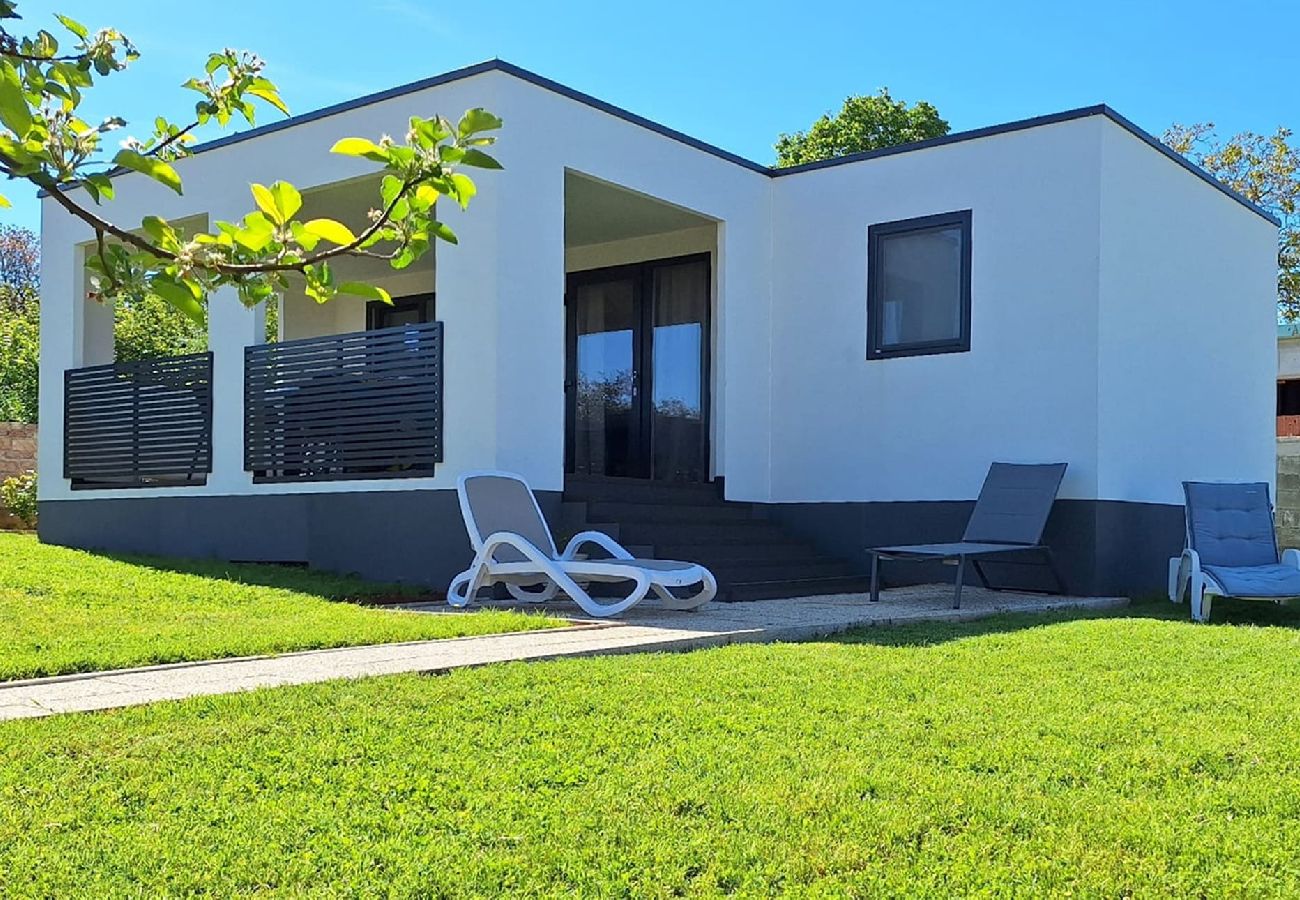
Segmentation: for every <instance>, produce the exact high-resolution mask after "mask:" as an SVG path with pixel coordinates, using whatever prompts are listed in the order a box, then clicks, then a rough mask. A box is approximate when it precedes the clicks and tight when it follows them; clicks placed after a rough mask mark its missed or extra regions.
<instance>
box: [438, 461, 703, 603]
mask: <svg viewBox="0 0 1300 900" xmlns="http://www.w3.org/2000/svg"><path fill="white" fill-rule="evenodd" d="M456 493H457V494H458V495H459V497H460V512H461V515H462V516H463V517H464V519H465V528H466V530H467V531H468V532H469V540H470V544H471V545H472V547H473V549H474V561H473V562H472V563H471V564H470V567H469V568H468V569H466V570H465V571H464V572H461V573H460V574H459V575H457V576H456V577H455V578H454V579H452V582H451V585H450V586H449V587H448V588H447V602H448V603H450V604H451V605H452V606H456V607H463V606H465V605H467V604H468V603H469V602H470V601H471V600H473V599H474V597H475V596H476V595H477V594H478V592H479V590H480V589H481V588H484V587H487V586H488V585H491V584H496V583H502V584H505V586H506V589H507V590H509V592H510V595H511V596H512V597H514V598H515V599H516V600H521V601H525V602H530V603H541V602H543V601H546V600H550V599H551V598H552V597H554V596H555V595H556V594H557V593H563V594H565V595H566V596H568V597H569V598H570V599H572V600H573V601H574V602H575V603H577V604H578V605H579V606H581V607H582V609H583V611H584V612H586V613H587V615H590V616H616V615H618V614H619V613H621V612H624V611H626V610H628V609H630V608H632V607H633V606H635V605H636V604H638V603H640V602H641V601H642V600H643V599H645V596H646V595H647V594H648V593H650V592H651V591H654V593H655V596H657V597H658V598H659V600H660V602H661V603H662V604H663V606H664V607H665V608H667V609H696V608H698V607H700V606H703V605H704V604H705V603H708V602H709V601H710V600H712V599H713V597H714V595H715V594H717V592H718V583H717V580H716V579H715V578H714V577H713V573H712V572H710V571H709V570H708V569H706V568H704V566H701V565H699V564H697V563H689V562H676V561H674V560H667V559H634V558H633V557H632V554H631V553H629V552H628V551H627V550H625V549H623V547H622V546H620V545H619V544H618V542H616V541H615V540H614V539H613V538H611V537H610V536H609V535H606V534H602V533H600V532H599V531H584V532H582V533H581V534H577V535H574V537H573V539H572V540H570V541H569V543H568V546H566V547H565V548H564V552H563V553H558V552H556V549H555V540H554V538H552V537H551V529H550V528H549V527H548V526H547V524H546V518H545V517H544V516H543V515H542V509H541V507H540V506H538V505H537V498H536V497H535V496H533V492H532V489H531V488H530V487H529V486H528V483H527V482H526V481H524V479H523V478H521V477H520V476H518V475H514V474H512V473H510V472H469V473H467V474H465V475H462V476H461V477H460V479H459V480H458V481H457V483H456ZM588 545H595V546H597V547H600V548H601V549H603V550H604V551H605V552H606V553H608V554H609V555H610V558H607V559H578V558H576V557H577V554H578V552H579V551H580V550H581V549H582V548H583V547H585V546H588ZM620 581H626V582H631V585H632V589H631V592H630V593H628V594H627V595H626V596H624V597H623V598H621V599H614V600H607V599H605V598H596V597H592V596H591V594H590V593H588V591H587V586H588V585H589V584H591V583H592V582H620ZM694 585H699V586H700V588H699V590H698V591H696V592H695V593H692V594H690V595H688V596H686V597H678V596H676V595H675V594H673V592H672V589H674V588H677V589H681V588H689V587H692V586H694Z"/></svg>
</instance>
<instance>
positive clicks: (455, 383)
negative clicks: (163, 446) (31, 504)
mask: <svg viewBox="0 0 1300 900" xmlns="http://www.w3.org/2000/svg"><path fill="white" fill-rule="evenodd" d="M507 77H508V76H505V75H502V74H500V73H496V72H488V73H484V74H480V75H476V76H473V77H470V78H466V79H463V80H461V81H455V82H451V83H448V84H444V85H440V86H438V87H435V88H431V89H428V90H424V91H419V92H417V93H413V94H408V95H405V96H400V97H395V98H393V99H390V100H384V101H381V102H378V103H373V104H369V105H366V106H361V107H357V108H355V109H352V110H349V111H347V112H344V113H340V114H337V115H332V116H328V117H326V118H322V119H318V120H315V121H310V122H304V123H301V124H299V125H296V126H294V127H293V128H287V129H284V130H281V131H276V132H272V133H269V134H265V135H262V136H259V137H256V138H252V139H250V140H246V141H240V142H237V143H234V144H231V145H228V146H225V147H216V148H213V149H211V150H207V151H204V152H202V153H199V154H197V155H195V156H193V157H190V158H188V159H185V160H181V161H180V162H179V163H178V164H177V171H178V172H179V173H180V174H181V177H182V178H183V179H184V183H185V194H184V196H177V195H176V194H175V193H173V192H172V191H171V190H169V189H168V188H166V187H164V186H162V185H160V184H157V183H155V182H153V181H151V180H149V179H147V178H145V177H143V176H140V175H134V174H130V175H125V176H121V177H119V178H117V179H115V186H116V194H117V196H116V199H115V200H113V202H112V203H111V204H108V205H107V206H106V207H105V213H106V214H107V215H109V216H110V217H112V218H113V219H114V221H117V222H121V223H126V224H127V225H134V224H135V223H138V222H139V221H140V219H141V217H142V216H144V215H146V214H155V215H161V216H163V217H164V218H167V219H169V220H176V219H180V218H184V217H187V216H191V215H196V214H203V213H210V214H211V215H210V217H211V218H212V219H214V220H215V219H228V220H234V219H238V218H239V217H241V216H242V215H243V214H245V213H247V212H249V211H250V210H252V209H253V208H255V207H254V205H253V199H252V196H251V195H250V194H249V192H248V185H249V184H250V183H252V182H261V183H263V184H270V183H271V182H273V181H276V180H278V179H281V178H285V179H288V180H290V181H292V182H293V183H294V184H295V185H296V186H297V187H298V188H299V189H302V190H305V189H308V188H311V187H316V186H322V185H327V184H332V183H334V182H339V181H344V180H346V179H350V178H355V177H357V176H360V175H365V174H368V173H373V171H374V170H375V166H374V164H373V163H370V162H367V161H365V160H360V159H355V158H352V157H346V156H339V155H336V154H332V153H330V152H329V148H330V147H331V146H332V145H333V144H334V142H335V141H337V140H338V139H339V138H342V137H348V136H354V135H355V136H361V135H364V136H369V137H373V136H376V135H380V134H394V135H402V134H405V132H406V129H407V127H408V126H407V119H408V118H409V117H410V116H411V115H413V114H415V115H422V116H429V115H434V114H437V113H443V114H445V115H448V116H449V117H455V116H459V115H460V113H461V112H463V111H464V110H465V109H468V108H469V107H472V106H484V107H487V108H489V109H496V108H497V103H496V90H497V87H498V86H499V84H500V82H501V81H502V80H503V79H506V78H507ZM493 182H494V173H491V172H484V173H482V176H481V177H480V178H479V183H480V186H481V189H482V192H483V193H482V194H481V195H480V196H479V197H478V198H477V200H476V201H475V203H474V204H473V206H472V213H471V214H468V215H458V214H455V213H453V214H451V215H448V216H447V218H448V220H449V222H450V224H451V225H452V226H453V228H455V229H456V230H457V232H458V234H459V235H460V237H461V240H462V245H461V246H460V247H450V248H449V247H439V248H438V253H439V257H438V259H439V268H440V271H439V272H438V273H437V277H438V289H439V295H440V296H439V300H440V302H439V308H438V314H439V318H441V319H442V320H443V321H444V322H445V323H446V329H447V335H448V341H447V347H446V350H445V357H444V363H445V366H446V372H447V390H446V397H445V416H446V419H445V422H446V427H447V430H448V434H449V435H452V436H453V437H450V438H449V439H448V440H447V442H446V464H445V465H443V466H440V467H439V470H438V474H437V475H436V477H434V478H418V479H395V480H385V479H377V480H364V481H362V480H358V481H338V482H326V483H316V484H281V485H254V484H253V483H252V479H251V476H248V475H247V474H246V473H245V474H241V473H240V472H224V471H218V468H219V467H221V466H223V465H229V464H231V462H232V460H231V458H230V457H229V456H228V455H224V456H219V455H214V471H213V473H212V475H211V476H210V477H209V479H208V483H207V484H206V485H202V486H193V487H165V488H137V489H133V490H131V491H129V492H124V491H121V490H78V491H76V492H73V491H72V490H71V489H70V487H69V485H68V482H67V480H66V479H64V478H63V477H62V474H63V471H62V470H63V461H62V446H61V444H62V433H63V405H62V404H63V400H62V395H63V370H64V369H67V368H75V367H78V366H81V365H87V364H89V362H90V361H83V359H82V350H81V348H82V346H83V339H82V334H83V331H84V327H85V326H84V324H83V322H84V320H85V315H84V312H83V307H84V306H85V304H84V303H83V302H82V301H81V300H80V299H79V298H80V297H81V296H83V289H82V286H81V284H80V276H79V275H77V274H76V273H77V272H78V270H79V267H78V266H77V265H75V263H74V256H75V252H76V251H75V248H76V245H77V244H79V243H82V242H85V241H88V240H91V239H92V237H93V235H92V234H91V232H90V230H89V229H88V228H87V227H85V226H83V225H82V224H81V223H80V222H79V221H77V220H75V219H73V218H72V217H71V216H70V215H68V214H67V213H65V212H64V211H63V210H62V208H61V207H59V206H58V204H57V202H56V201H54V200H53V199H51V198H46V199H45V200H44V201H43V203H42V225H41V241H42V281H41V293H42V303H41V308H42V335H43V340H42V343H41V362H42V365H41V409H40V414H41V416H40V418H41V424H40V430H41V438H42V440H41V441H40V449H39V466H40V472H41V476H42V477H41V479H40V499H42V500H58V499H72V498H76V499H93V498H97V497H122V496H130V497H149V496H165V497H178V496H207V495H218V494H241V493H275V492H284V493H289V492H297V491H307V492H312V491H352V490H365V491H385V490H412V489H417V488H428V487H437V488H448V487H454V486H455V482H456V477H457V475H459V473H460V472H461V471H463V470H465V469H470V468H483V467H485V466H486V467H491V466H493V465H495V464H496V415H495V412H496V411H495V396H496V395H495V391H494V390H493V389H492V385H493V384H494V383H495V373H494V365H495V362H494V360H495V357H496V353H495V347H496V342H495V340H494V338H493V337H492V336H491V335H492V332H493V331H494V329H495V322H496V318H497V310H496V304H495V302H494V300H493V298H492V294H491V292H492V289H493V283H494V282H493V279H492V277H491V270H492V269H493V267H494V262H493V260H494V259H495V252H496V251H495V242H494V240H493V238H494V235H495V220H494V198H495V197H496V196H497V189H496V186H495V185H494V183H493ZM448 205H449V206H450V205H451V204H448ZM455 212H456V213H458V212H459V211H458V210H456V211H455ZM444 215H446V213H444ZM480 231H481V232H482V236H480ZM471 257H472V259H470V258H471ZM444 261H445V262H446V265H445V266H444V265H443V263H444ZM443 268H445V269H446V270H447V271H446V272H444V271H441V269H443ZM467 269H471V270H481V271H483V272H484V273H485V274H484V277H483V278H478V277H473V278H466V277H465V275H466V270H467ZM221 299H222V298H217V297H214V298H213V302H214V303H216V302H220V301H221ZM343 302H344V303H346V300H345V301H343ZM352 312H354V313H355V310H353V311H352ZM347 313H348V311H347V310H344V309H342V308H341V306H340V307H339V308H336V309H334V310H331V311H330V314H331V316H332V317H338V316H343V317H344V318H345V319H346V318H347ZM360 321H362V322H363V321H364V320H360ZM336 324H337V325H338V326H339V327H340V329H342V328H343V326H345V325H346V324H350V323H348V322H345V321H343V320H339V322H337V323H336ZM217 337H218V335H217V334H216V333H215V332H213V338H214V341H213V343H212V346H211V349H212V350H213V353H214V356H216V355H219V354H222V353H223V352H227V353H229V352H235V353H240V354H242V349H241V348H240V347H239V346H235V345H234V344H233V343H232V344H230V345H229V346H226V347H222V346H218V345H217V343H216V338H217ZM97 361H102V360H97ZM218 375H219V373H218ZM476 384H477V385H481V386H482V387H481V388H477V389H476V387H475V385H476ZM232 389H233V390H235V391H236V392H237V393H240V394H242V384H231V383H229V382H228V381H226V380H224V379H222V378H220V377H218V378H217V382H216V383H215V384H214V422H213V440H214V454H215V452H216V450H217V449H218V448H217V444H218V443H219V442H221V441H222V440H223V439H224V438H227V437H235V438H237V439H242V433H243V422H242V412H240V413H238V414H236V412H235V405H231V404H224V403H223V402H222V399H221V398H220V397H219V396H217V395H219V394H220V393H221V392H223V391H228V390H232ZM238 465H239V466H240V469H241V470H242V462H240V463H238Z"/></svg>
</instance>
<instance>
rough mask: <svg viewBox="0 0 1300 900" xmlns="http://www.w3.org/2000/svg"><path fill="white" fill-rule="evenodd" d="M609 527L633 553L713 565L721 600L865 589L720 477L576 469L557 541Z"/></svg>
mask: <svg viewBox="0 0 1300 900" xmlns="http://www.w3.org/2000/svg"><path fill="white" fill-rule="evenodd" d="M587 529H591V530H595V531H603V532H605V533H606V534H608V535H610V536H611V537H613V538H614V539H615V540H617V541H618V542H619V543H621V544H623V546H625V547H627V548H628V550H629V551H631V553H632V554H633V555H634V556H641V557H656V558H659V559H681V560H689V561H691V562H699V563H703V564H704V565H706V566H708V567H709V569H710V570H711V571H712V572H713V574H714V575H716V576H717V578H718V599H719V600H724V601H741V600H767V599H772V598H778V597H809V596H815V595H819V594H844V593H854V592H860V591H866V590H867V589H868V587H869V584H868V580H867V579H866V578H865V577H863V576H861V575H860V574H858V573H856V572H854V571H853V569H852V567H851V566H849V565H848V564H847V563H846V562H844V561H843V560H839V559H834V558H832V557H828V556H824V555H822V554H820V553H819V552H818V551H817V550H816V549H815V548H814V547H813V546H811V545H810V544H807V543H805V542H803V541H801V540H799V539H798V538H796V537H793V536H792V535H790V534H789V533H788V532H786V531H785V530H784V529H783V528H781V527H780V526H779V525H777V524H776V523H774V522H771V521H769V520H768V519H767V518H766V514H765V513H764V510H763V507H762V505H761V504H753V503H738V502H734V501H727V500H724V499H722V495H721V490H720V487H719V485H716V484H671V483H660V482H653V481H647V480H642V479H635V478H598V477H593V476H582V475H576V476H575V475H570V476H568V478H567V479H566V480H565V484H564V499H563V508H562V515H561V527H560V529H559V531H560V534H559V535H557V539H558V538H562V540H558V541H557V542H558V543H560V544H561V545H563V543H564V542H565V541H566V540H567V539H568V538H569V536H571V535H573V534H576V533H577V532H579V531H584V530H587Z"/></svg>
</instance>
